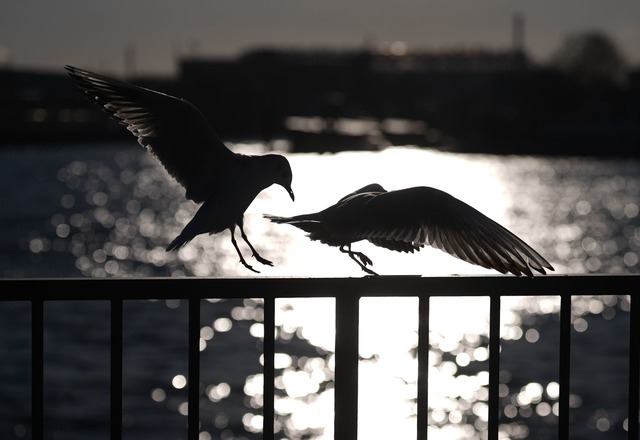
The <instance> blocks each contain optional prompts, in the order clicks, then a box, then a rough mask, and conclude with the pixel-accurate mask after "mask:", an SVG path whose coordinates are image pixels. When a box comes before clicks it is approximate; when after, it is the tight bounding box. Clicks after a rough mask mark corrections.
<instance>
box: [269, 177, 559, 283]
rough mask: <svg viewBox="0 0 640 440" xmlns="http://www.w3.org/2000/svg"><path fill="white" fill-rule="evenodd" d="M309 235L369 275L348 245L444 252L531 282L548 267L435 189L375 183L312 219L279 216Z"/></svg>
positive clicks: (500, 229)
mask: <svg viewBox="0 0 640 440" xmlns="http://www.w3.org/2000/svg"><path fill="white" fill-rule="evenodd" d="M265 217H266V218H268V219H270V220H271V221H272V222H275V223H284V224H290V225H293V226H295V227H297V228H300V229H302V230H303V231H305V232H308V237H309V238H310V239H311V240H317V241H320V242H322V243H325V244H327V245H329V246H336V247H338V248H339V249H340V252H343V253H345V254H347V255H349V257H351V259H353V261H355V262H356V263H358V265H359V266H360V267H361V268H362V270H363V271H365V272H366V273H368V274H371V275H377V273H376V272H374V271H373V270H371V269H370V268H368V267H367V266H372V265H373V262H372V261H371V259H370V258H369V257H367V256H366V255H365V254H363V253H362V252H355V251H353V250H351V245H352V244H353V243H355V242H358V241H360V240H368V241H370V242H371V243H373V244H374V245H376V246H380V247H383V248H386V249H390V250H392V251H397V252H409V253H413V252H414V251H419V250H420V249H421V248H422V247H423V246H424V245H429V246H433V247H435V248H438V249H440V250H443V251H445V252H447V253H449V254H451V255H453V256H454V257H457V258H459V259H461V260H464V261H466V262H468V263H472V264H477V265H478V266H482V267H485V268H488V269H495V270H497V271H498V272H500V273H508V272H510V273H512V274H514V275H516V276H520V275H523V274H524V275H527V276H529V277H533V272H532V271H531V269H534V270H535V271H537V272H539V273H541V274H543V275H544V274H545V273H546V272H545V268H546V269H549V270H554V269H553V267H552V266H551V265H550V264H549V262H547V260H545V259H544V258H543V257H542V256H540V254H538V253H537V252H536V251H535V250H533V248H531V246H529V245H528V244H526V243H525V242H524V241H522V240H521V239H520V238H518V237H516V236H515V235H514V234H513V233H511V232H510V231H508V230H507V229H505V228H504V227H502V226H500V225H499V224H498V223H496V222H495V221H493V220H491V219H490V218H489V217H487V216H485V215H484V214H482V213H480V212H479V211H477V210H476V209H474V208H472V207H471V206H469V205H467V204H466V203H464V202H462V201H460V200H458V199H456V198H455V197H453V196H451V195H450V194H447V193H446V192H444V191H440V190H438V189H435V188H429V187H426V186H420V187H415V188H407V189H401V190H397V191H386V190H385V189H384V188H383V187H382V186H380V185H378V184H377V183H373V184H370V185H367V186H365V187H363V188H360V189H359V190H357V191H354V192H352V193H351V194H347V195H346V196H344V197H343V198H342V199H340V200H339V201H338V203H336V204H335V205H333V206H330V207H328V208H326V209H324V210H322V211H319V212H315V213H313V214H305V215H297V216H294V217H279V216H274V215H269V214H265Z"/></svg>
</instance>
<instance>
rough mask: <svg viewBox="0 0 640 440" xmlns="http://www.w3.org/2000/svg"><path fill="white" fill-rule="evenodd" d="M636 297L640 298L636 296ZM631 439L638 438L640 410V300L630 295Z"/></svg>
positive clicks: (635, 439) (636, 439)
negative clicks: (639, 352) (639, 414)
mask: <svg viewBox="0 0 640 440" xmlns="http://www.w3.org/2000/svg"><path fill="white" fill-rule="evenodd" d="M636 298H638V297H637V296H636ZM629 300H630V302H631V310H630V311H629V439H630V440H638V423H640V421H639V420H638V413H639V412H640V356H639V354H638V350H640V301H638V300H635V301H634V300H633V299H632V298H631V295H629Z"/></svg>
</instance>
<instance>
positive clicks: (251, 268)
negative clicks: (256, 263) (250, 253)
mask: <svg viewBox="0 0 640 440" xmlns="http://www.w3.org/2000/svg"><path fill="white" fill-rule="evenodd" d="M235 229H236V228H235V226H234V227H232V228H229V231H231V243H233V247H234V248H236V252H237V253H238V256H239V257H240V262H241V263H242V264H243V265H244V267H246V268H247V269H249V270H250V271H253V272H255V273H260V272H258V271H257V270H255V269H254V268H253V267H251V266H250V265H249V264H247V262H246V261H245V260H244V257H243V256H242V253H241V252H240V248H238V243H236V238H235V237H234V232H235ZM240 230H241V231H242V228H240ZM242 235H243V236H244V232H242ZM245 241H246V239H245ZM252 249H253V248H252ZM254 252H255V251H254Z"/></svg>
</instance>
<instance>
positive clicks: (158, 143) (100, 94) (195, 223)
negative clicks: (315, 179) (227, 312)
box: [65, 66, 294, 272]
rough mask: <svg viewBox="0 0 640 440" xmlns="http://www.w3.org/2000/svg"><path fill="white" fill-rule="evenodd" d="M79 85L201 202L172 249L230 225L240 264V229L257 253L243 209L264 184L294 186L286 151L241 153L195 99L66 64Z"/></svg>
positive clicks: (190, 196) (257, 257) (188, 194)
mask: <svg viewBox="0 0 640 440" xmlns="http://www.w3.org/2000/svg"><path fill="white" fill-rule="evenodd" d="M65 69H66V70H67V71H68V73H69V75H70V76H71V78H73V79H74V80H75V82H76V85H77V87H78V88H79V90H80V91H81V92H82V93H83V94H84V95H86V96H87V97H88V98H89V99H91V100H92V101H94V102H95V103H96V104H97V105H99V106H100V107H101V108H102V109H103V110H104V111H106V112H107V113H108V114H109V115H110V116H111V117H112V118H113V119H115V120H116V121H118V122H119V123H121V124H122V125H124V126H126V127H127V129H128V130H129V131H130V132H131V133H132V134H133V135H134V136H135V137H137V138H138V143H140V145H142V146H143V147H145V148H146V149H147V151H148V152H149V153H150V154H152V155H153V156H155V157H156V158H157V159H158V160H159V161H160V163H161V164H162V165H163V166H164V168H165V169H166V170H167V172H169V174H170V175H171V176H173V177H174V178H175V179H176V180H177V181H178V182H179V183H180V184H181V185H182V186H183V187H184V188H185V190H186V197H187V199H190V200H193V201H194V202H196V203H202V206H200V208H199V209H198V212H196V214H195V216H194V217H193V218H192V219H191V221H190V222H189V223H188V224H187V225H186V226H185V227H184V229H183V230H182V232H181V233H180V235H178V236H177V237H176V238H175V239H174V240H173V241H172V242H171V243H170V244H169V246H167V251H172V250H176V249H180V248H181V247H182V246H184V245H185V244H186V243H188V242H189V241H190V240H192V239H193V238H194V237H196V236H197V235H200V234H204V233H205V232H206V233H209V234H210V235H212V234H216V233H219V232H222V231H224V230H225V229H228V230H229V231H230V232H231V242H232V243H233V246H234V248H235V249H236V252H237V253H238V256H239V257H240V262H241V263H242V264H243V265H244V266H245V267H247V268H248V269H249V270H252V271H253V272H258V271H257V270H255V269H254V268H253V267H251V266H250V265H249V264H247V262H246V261H245V259H244V257H243V256H242V253H241V252H240V249H239V248H238V244H237V243H236V239H235V237H234V234H235V229H236V226H237V227H238V229H240V234H241V235H242V238H243V239H244V241H245V242H246V243H247V245H249V248H250V249H251V252H253V257H255V259H256V260H257V261H259V262H260V263H262V264H265V265H269V266H273V263H272V262H271V261H269V260H267V259H266V258H263V257H262V256H260V254H258V252H257V251H256V250H255V248H254V247H253V245H252V244H251V243H250V242H249V240H248V238H247V235H246V234H245V232H244V228H243V217H244V212H245V210H246V209H247V208H248V206H249V205H250V204H251V202H253V200H254V199H255V198H256V196H257V195H258V193H260V191H262V190H263V189H265V188H267V187H269V186H271V185H272V184H274V183H275V184H278V185H280V186H282V187H283V188H284V189H286V190H287V192H288V193H289V196H291V200H294V195H293V191H292V190H291V179H292V173H291V166H290V165H289V161H287V159H286V158H285V157H284V156H281V155H278V154H266V155H262V156H250V155H243V154H236V153H234V152H232V151H231V150H229V149H228V148H227V147H226V146H225V144H224V143H223V142H222V141H221V140H220V139H219V138H218V136H217V135H216V133H215V132H214V131H213V129H212V127H211V126H210V125H209V123H208V122H207V120H206V119H205V117H204V115H203V114H202V113H200V111H199V110H198V109H197V108H196V107H194V106H193V105H192V104H191V103H189V102H188V101H186V100H184V99H180V98H176V97H173V96H170V95H166V94H164V93H160V92H156V91H154V90H150V89H146V88H143V87H138V86H136V85H133V84H129V83H126V82H122V81H118V80H115V79H112V78H108V77H106V76H102V75H98V74H97V73H93V72H89V71H87V70H81V69H78V68H76V67H72V66H65Z"/></svg>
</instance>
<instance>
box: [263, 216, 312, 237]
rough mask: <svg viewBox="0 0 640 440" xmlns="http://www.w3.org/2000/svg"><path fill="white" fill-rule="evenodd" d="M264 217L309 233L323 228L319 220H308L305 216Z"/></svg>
mask: <svg viewBox="0 0 640 440" xmlns="http://www.w3.org/2000/svg"><path fill="white" fill-rule="evenodd" d="M263 217H264V218H266V219H269V220H271V221H272V222H274V223H279V224H287V225H293V226H295V227H297V228H300V229H302V230H303V231H305V232H309V233H313V232H316V231H318V230H319V229H320V226H321V224H320V222H319V221H318V220H314V219H311V218H308V217H306V216H304V215H298V216H295V217H280V216H277V215H271V214H264V215H263Z"/></svg>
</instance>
